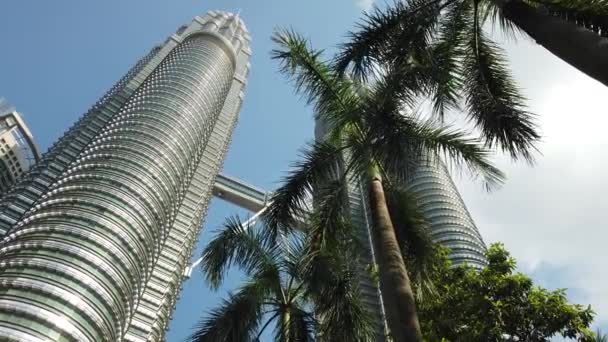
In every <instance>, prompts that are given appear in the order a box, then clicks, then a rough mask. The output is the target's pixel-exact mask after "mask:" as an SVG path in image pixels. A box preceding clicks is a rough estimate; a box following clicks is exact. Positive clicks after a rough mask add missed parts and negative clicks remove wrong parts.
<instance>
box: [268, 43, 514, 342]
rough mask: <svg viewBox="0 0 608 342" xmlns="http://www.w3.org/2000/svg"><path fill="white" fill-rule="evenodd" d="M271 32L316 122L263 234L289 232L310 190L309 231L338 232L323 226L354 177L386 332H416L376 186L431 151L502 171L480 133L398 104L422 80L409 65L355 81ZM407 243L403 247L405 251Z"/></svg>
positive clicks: (394, 184) (496, 177)
mask: <svg viewBox="0 0 608 342" xmlns="http://www.w3.org/2000/svg"><path fill="white" fill-rule="evenodd" d="M273 40H274V41H275V42H276V43H277V44H278V46H279V47H278V48H277V49H276V50H275V51H273V57H274V58H275V59H277V60H279V61H280V62H281V66H282V71H283V72H284V73H285V74H286V75H288V76H289V77H290V78H291V80H292V81H293V83H294V84H295V87H296V90H297V92H298V93H300V94H301V95H303V96H304V97H305V99H306V100H307V101H308V102H309V103H311V104H313V105H314V108H315V115H316V118H317V121H318V122H319V123H320V124H322V125H323V126H324V127H325V128H326V130H325V135H324V137H323V138H322V139H319V140H318V141H317V142H315V143H314V144H311V145H309V147H308V148H307V149H306V150H305V151H304V153H303V154H304V156H303V160H302V161H300V162H298V163H297V164H296V165H295V166H294V168H293V169H292V171H291V172H290V174H289V175H288V176H287V177H286V179H285V182H284V183H283V185H282V186H281V187H280V188H279V189H278V190H277V191H276V192H275V194H274V196H273V197H272V199H271V203H272V204H271V205H270V207H269V208H268V210H267V211H266V212H265V213H264V215H263V219H264V220H265V222H266V226H267V228H268V231H267V236H268V237H271V239H272V238H276V237H277V236H279V235H280V233H281V232H284V231H289V229H290V227H293V226H294V224H293V223H294V222H293V221H291V220H293V218H294V217H297V216H298V215H301V213H302V207H303V205H304V204H305V203H306V199H307V198H308V197H309V196H310V194H314V195H313V197H314V205H315V210H317V211H318V212H320V213H322V215H320V217H319V220H317V221H316V222H317V227H318V229H317V231H318V232H320V234H319V236H324V237H326V238H330V237H332V236H334V239H336V237H335V236H336V234H338V237H337V238H338V239H339V234H340V232H339V231H338V232H336V231H328V229H333V228H332V227H335V226H336V225H334V224H333V223H335V217H336V215H335V214H336V213H338V212H343V211H344V210H345V208H346V207H348V203H347V201H346V198H347V196H345V195H344V191H347V190H346V188H347V187H348V184H349V180H352V179H354V180H361V181H363V182H364V183H365V184H367V185H368V187H369V196H370V202H371V203H372V204H371V207H372V208H371V211H372V217H373V218H374V223H373V227H372V235H373V237H374V238H373V239H372V240H374V244H375V245H376V248H375V250H376V252H377V253H378V256H379V257H378V258H379V259H378V260H379V261H378V265H379V271H380V278H381V281H380V285H381V288H382V293H383V296H384V297H385V299H384V303H385V305H386V307H389V311H391V308H392V309H394V310H393V312H392V314H391V313H389V314H387V318H388V321H389V326H390V330H391V334H393V336H394V338H395V340H396V341H403V340H405V339H407V337H405V335H409V336H410V340H412V339H418V338H419V335H420V332H419V327H417V326H418V323H417V318H416V317H415V309H414V307H413V305H414V304H413V303H414V300H413V297H412V296H413V293H412V290H411V287H410V283H409V277H408V275H407V272H406V268H405V262H404V260H403V256H402V253H401V248H400V246H399V241H398V240H397V236H396V235H395V227H394V224H393V222H392V220H391V218H390V217H389V216H390V214H389V213H388V202H387V199H386V198H385V194H384V186H387V185H388V186H389V188H391V189H395V191H397V189H398V188H399V186H400V185H403V184H405V183H406V182H407V181H408V179H409V176H410V173H411V172H412V170H413V169H414V168H416V167H417V166H418V165H419V164H420V163H424V162H428V161H429V160H430V159H432V158H431V156H434V155H441V156H443V157H445V158H448V159H449V160H450V161H451V162H452V165H455V166H462V167H467V168H468V169H469V170H470V171H471V173H472V174H474V175H479V176H481V177H482V178H483V179H484V181H485V184H486V186H488V187H491V186H492V185H495V184H498V183H500V182H501V181H502V179H503V175H502V173H501V172H500V171H499V170H498V169H496V168H495V167H493V166H492V165H491V164H490V162H489V161H488V157H489V151H488V150H487V149H486V148H485V147H484V146H483V143H482V142H481V141H479V140H477V139H475V138H471V137H470V136H469V134H468V133H466V132H464V131H459V130H455V129H451V128H446V127H441V126H438V125H437V124H436V122H433V121H422V120H420V119H419V117H418V116H416V115H412V114H411V113H409V112H407V110H406V109H407V108H408V106H407V105H408V104H410V103H411V100H412V96H413V94H414V93H415V92H416V91H417V90H416V87H415V86H414V85H416V84H422V83H421V82H423V81H424V79H423V78H422V77H421V76H420V73H419V72H418V71H417V70H414V69H411V68H400V67H399V66H395V68H393V69H390V70H386V72H383V73H381V74H380V75H378V77H377V78H376V79H375V80H374V83H373V84H365V83H360V82H358V81H357V80H356V79H350V78H348V77H345V76H343V75H341V74H340V73H339V72H337V71H336V70H335V69H334V68H333V67H332V66H330V65H328V64H326V63H324V62H323V61H322V60H321V58H322V51H317V50H314V49H312V48H310V46H309V44H308V42H307V41H306V40H305V39H304V38H302V37H301V36H300V35H298V34H297V33H294V32H292V31H279V32H277V33H276V34H275V35H274V37H273ZM401 246H402V247H403V246H404V245H403V244H401ZM413 246H414V245H410V246H409V248H408V250H410V251H414V250H415V249H414V248H413ZM393 271H394V272H393ZM391 274H392V275H391ZM397 274H398V276H397ZM391 277H392V278H391ZM397 311H400V313H397ZM402 322H406V323H405V324H401V323H402ZM416 336H418V337H416Z"/></svg>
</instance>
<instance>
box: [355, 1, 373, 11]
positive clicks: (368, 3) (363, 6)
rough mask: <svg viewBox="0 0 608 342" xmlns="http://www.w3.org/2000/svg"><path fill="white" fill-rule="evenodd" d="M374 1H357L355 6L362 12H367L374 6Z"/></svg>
mask: <svg viewBox="0 0 608 342" xmlns="http://www.w3.org/2000/svg"><path fill="white" fill-rule="evenodd" d="M374 1H375V0H357V2H356V4H357V7H359V8H360V9H361V10H363V11H369V10H371V9H372V7H373V6H374Z"/></svg>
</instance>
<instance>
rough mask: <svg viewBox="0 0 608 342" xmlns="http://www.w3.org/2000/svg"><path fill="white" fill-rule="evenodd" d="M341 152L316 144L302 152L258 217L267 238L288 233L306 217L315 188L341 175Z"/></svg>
mask: <svg viewBox="0 0 608 342" xmlns="http://www.w3.org/2000/svg"><path fill="white" fill-rule="evenodd" d="M344 148H345V147H336V146H334V145H332V144H328V143H324V142H316V143H313V144H309V145H308V147H307V148H306V149H305V150H303V151H302V152H301V159H302V160H301V161H299V162H297V163H295V164H293V165H292V170H291V171H290V172H289V174H288V175H287V176H286V177H285V178H284V179H283V182H282V184H283V185H282V186H280V187H279V188H278V189H277V190H276V191H275V192H274V193H273V195H272V197H271V199H270V202H271V204H270V205H269V207H268V209H267V210H266V211H265V212H264V213H263V214H262V216H261V218H262V220H263V221H264V223H265V228H266V230H267V232H268V234H269V236H271V237H272V238H273V239H274V238H276V236H278V233H279V232H280V231H290V230H291V229H292V227H294V226H295V225H296V223H297V222H296V220H297V218H301V217H303V216H305V213H304V212H305V210H306V209H307V201H309V200H310V199H311V195H312V193H313V191H314V190H315V188H318V187H321V186H323V184H324V183H325V182H327V180H330V179H335V177H336V176H337V175H339V174H340V165H341V163H342V151H343V150H344Z"/></svg>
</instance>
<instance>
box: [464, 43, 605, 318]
mask: <svg viewBox="0 0 608 342" xmlns="http://www.w3.org/2000/svg"><path fill="white" fill-rule="evenodd" d="M507 50H508V52H509V56H510V58H511V62H512V63H511V64H512V66H513V70H514V74H515V78H516V80H517V81H518V83H519V84H520V85H521V86H522V87H523V88H524V93H525V95H526V96H527V97H529V98H530V101H529V104H530V108H531V110H532V111H533V112H535V113H537V114H538V115H539V117H538V121H539V124H540V127H541V129H542V132H543V142H542V143H541V144H540V146H539V147H540V150H541V152H542V154H543V155H540V156H538V158H537V164H536V165H535V166H533V167H531V166H529V165H526V164H525V163H513V162H512V161H510V160H508V159H507V158H504V157H501V158H500V159H499V160H498V161H497V163H498V165H499V166H500V167H501V168H502V169H503V170H504V171H506V172H507V174H508V177H509V179H508V181H507V183H506V184H505V185H504V186H503V187H502V189H500V190H498V191H496V192H495V193H491V194H486V193H483V191H482V190H481V186H480V185H479V184H472V183H471V182H469V181H467V180H457V182H459V183H460V185H461V186H460V188H461V190H462V193H463V197H464V198H465V201H466V202H467V204H468V206H469V209H470V211H471V213H472V215H473V216H474V218H475V219H476V222H477V225H478V227H479V229H480V231H481V233H482V235H483V236H484V237H485V240H486V242H488V243H490V242H495V241H502V242H504V243H505V244H506V246H507V248H508V249H509V250H510V251H511V252H512V253H513V255H514V256H515V257H516V258H517V259H518V261H519V263H520V268H521V269H522V270H523V271H524V272H527V273H529V274H531V275H532V276H533V277H535V278H536V279H537V280H538V281H539V282H541V283H542V285H544V286H546V287H549V288H560V287H566V288H569V289H571V290H570V291H569V292H568V294H569V296H570V298H571V299H572V300H573V301H576V302H579V303H581V304H591V305H592V307H593V308H594V310H595V311H596V313H597V319H596V321H597V322H604V323H606V322H608V273H606V272H604V271H603V270H605V268H606V261H608V249H606V242H607V241H608V229H606V228H607V227H606V225H607V220H606V218H605V217H606V213H608V178H607V177H606V176H605V175H606V174H608V158H606V157H607V156H608V150H606V148H605V146H608V135H607V134H606V133H605V131H606V127H607V124H608V116H607V115H606V114H607V113H606V105H605V103H606V98H608V88H606V87H604V86H603V85H601V84H599V83H598V82H595V81H593V80H591V79H590V78H588V77H586V76H584V75H582V74H581V73H580V72H578V71H576V70H574V69H573V68H572V67H570V66H567V65H566V64H565V63H563V62H561V61H559V60H558V59H557V58H556V57H554V56H552V55H550V54H549V53H548V52H546V51H544V50H542V49H541V48H540V47H538V46H536V45H533V44H532V43H530V42H523V43H522V42H520V43H519V44H517V45H513V44H509V45H508V49H507ZM604 328H606V327H604Z"/></svg>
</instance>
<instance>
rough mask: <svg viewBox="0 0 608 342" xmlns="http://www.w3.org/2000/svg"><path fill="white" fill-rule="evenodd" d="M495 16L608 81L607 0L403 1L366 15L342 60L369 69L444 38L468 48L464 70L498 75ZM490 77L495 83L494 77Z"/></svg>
mask: <svg viewBox="0 0 608 342" xmlns="http://www.w3.org/2000/svg"><path fill="white" fill-rule="evenodd" d="M487 20H491V21H492V22H493V23H498V24H499V25H500V26H501V27H502V28H503V29H505V30H507V32H513V29H516V30H518V31H523V32H525V33H526V34H527V35H528V36H530V37H531V38H532V39H534V40H535V41H536V42H537V43H538V44H540V45H541V46H543V47H544V48H546V49H547V50H549V51H550V52H551V53H553V54H554V55H556V56H557V57H559V58H561V59H562V60H564V61H565V62H567V63H569V64H571V65H572V66H574V67H575V68H577V69H579V70H580V71H582V72H584V73H585V74H587V75H588V76H590V77H592V78H594V79H596V80H598V81H599V82H602V83H603V84H604V85H608V2H607V1H605V0H407V1H395V3H394V5H393V6H392V7H390V8H388V9H387V10H385V11H381V10H378V9H376V11H375V12H373V13H370V14H366V17H365V19H364V21H363V23H362V24H360V26H359V30H358V32H354V33H351V42H350V43H348V44H346V45H345V46H344V50H343V53H342V55H341V56H340V58H339V65H340V67H341V68H346V66H347V65H349V64H350V63H351V62H352V63H354V65H355V68H356V69H358V70H359V71H362V70H363V69H365V68H368V67H369V66H370V65H369V63H370V62H371V61H375V62H377V61H378V60H382V59H384V57H387V54H386V53H388V55H391V54H394V52H397V51H407V50H408V49H411V48H412V47H413V46H416V47H418V48H420V47H421V46H422V45H424V44H428V43H431V42H434V41H435V39H433V38H438V42H439V44H440V45H443V46H444V48H447V49H448V50H451V51H447V52H448V54H452V55H453V54H461V58H462V59H463V60H464V61H465V63H464V64H465V65H464V66H463V69H462V70H467V69H468V68H471V67H473V68H475V69H478V71H480V72H483V73H485V74H488V73H489V74H492V70H491V69H492V62H494V65H495V66H494V67H498V68H501V67H502V66H500V64H501V63H502V62H501V59H502V57H501V56H500V51H499V49H498V48H497V47H496V46H495V44H494V43H493V42H491V41H490V40H489V39H488V37H487V36H486V35H485V34H484V32H483V30H482V26H483V24H484V22H486V21H487ZM391 45H392V47H391ZM390 50H393V52H390ZM453 62H454V61H453V60H452V61H448V63H453ZM468 64H470V65H468ZM452 66H453V65H452ZM362 68H363V69H362ZM464 76H466V74H465V75H464ZM465 83H466V82H465ZM483 83H485V84H486V85H488V86H491V85H492V77H490V79H488V80H487V81H486V82H483ZM490 90H491V89H490Z"/></svg>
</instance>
